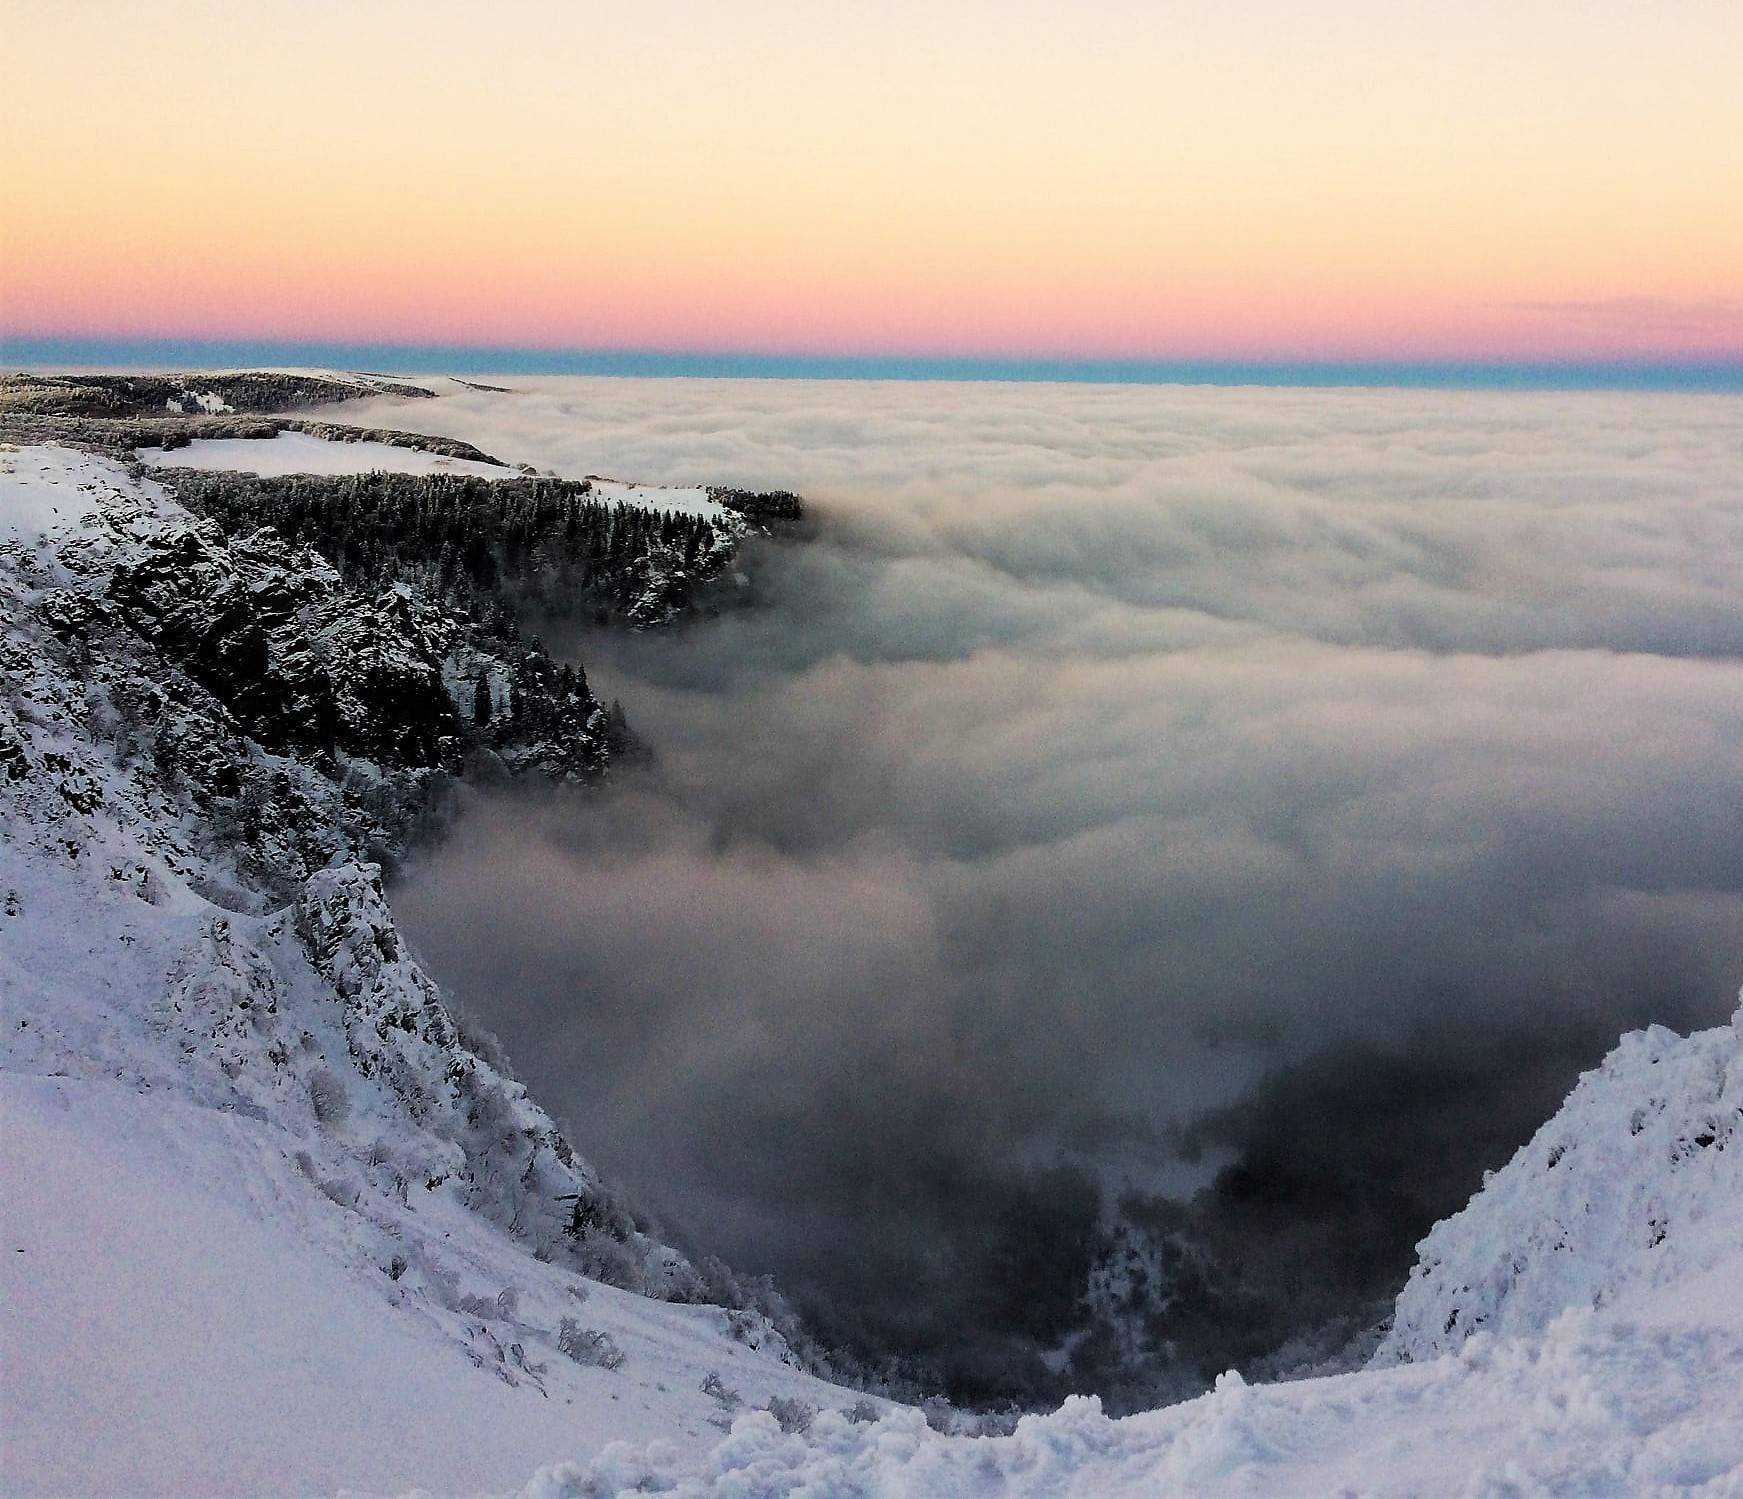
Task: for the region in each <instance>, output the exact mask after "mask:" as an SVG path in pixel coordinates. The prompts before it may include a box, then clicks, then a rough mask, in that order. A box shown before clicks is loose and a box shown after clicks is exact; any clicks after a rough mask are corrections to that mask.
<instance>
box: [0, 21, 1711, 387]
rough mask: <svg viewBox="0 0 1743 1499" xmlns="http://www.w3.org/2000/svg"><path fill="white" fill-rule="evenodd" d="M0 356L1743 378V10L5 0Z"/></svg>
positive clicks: (0, 115) (0, 118) (0, 123)
mask: <svg viewBox="0 0 1743 1499" xmlns="http://www.w3.org/2000/svg"><path fill="white" fill-rule="evenodd" d="M9 10H10V19H9V25H8V32H9V41H10V44H11V45H10V48H9V51H10V53H11V57H12V59H13V67H12V69H11V70H10V72H11V74H12V76H11V77H10V78H9V80H8V82H9V87H8V88H7V90H6V91H5V92H4V96H3V102H0V126H3V130H0V140H4V142H5V145H4V148H3V149H4V153H5V158H6V160H5V180H6V182H7V184H8V187H7V190H6V192H5V194H4V196H3V198H0V331H4V332H11V333H18V334H48V335H63V336H77V335H89V336H129V335H132V336H181V337H211V338H247V337H259V338H277V339H307V340H332V341H346V342H408V343H442V344H480V345H482V344H494V345H524V346H531V347H541V348H576V347H585V348H612V347H617V348H664V349H685V350H697V351H727V350H731V351H743V352H784V353H822V354H840V353H866V354H908V355H928V354H933V355H963V354H970V355H990V356H999V355H1010V356H1041V357H1067V358H1069V357H1091V358H1135V359H1136V358H1167V357H1235V358H1263V357H1297V358H1312V357H1328V358H1331V357H1354V358H1363V357H1385V356H1389V355H1390V356H1397V357H1437V356H1439V357H1474V358H1511V357H1518V358H1543V357H1609V356H1651V355H1660V356H1677V355H1693V356H1709V357H1725V356H1739V355H1743V90H1738V89H1737V88H1736V87H1735V76H1736V72H1737V68H1738V65H1739V64H1740V63H1743V9H1740V8H1738V7H1736V6H1734V5H1731V4H1729V3H1718V0H1689V3H1687V4H1685V5H1682V6H1679V7H1677V8H1676V9H1675V10H1674V11H1672V10H1667V9H1663V8H1658V9H1652V10H1650V11H1649V10H1647V9H1646V8H1640V7H1635V6H1633V5H1630V4H1625V3H1623V0H1597V3H1594V4H1592V5H1590V6H1587V7H1583V8H1581V12H1580V14H1579V16H1578V18H1577V21H1578V24H1577V25H1576V24H1575V20H1574V18H1572V17H1570V16H1568V15H1567V14H1566V11H1565V8H1563V7H1559V6H1557V5H1554V4H1552V3H1550V0H1519V3H1515V4H1513V5H1510V6H1501V5H1499V4H1493V5H1492V4H1487V3H1482V4H1477V5H1475V6H1473V7H1468V8H1466V9H1465V10H1464V11H1463V12H1462V13H1461V14H1460V15H1459V16H1448V15H1446V14H1445V13H1444V8H1441V7H1432V6H1429V5H1427V4H1420V3H1415V0H1411V3H1403V4H1393V5H1384V4H1381V3H1380V0H1365V3H1364V0H1358V3H1353V4H1351V5H1349V6H1345V7H1343V8H1342V9H1341V10H1339V11H1338V13H1337V14H1336V15H1334V16H1329V17H1328V16H1322V15H1321V16H1314V15H1308V14H1305V13H1303V8H1300V7H1294V6H1289V5H1286V4H1284V3H1283V0H1260V3H1255V4H1253V5H1251V6H1249V7H1246V8H1245V9H1244V10H1243V11H1242V14H1241V15H1239V16H1233V15H1224V14H1220V13H1219V14H1215V15H1211V14H1208V13H1207V14H1199V13H1196V12H1192V11H1190V10H1185V11H1182V12H1180V13H1178V14H1176V15H1175V16H1174V18H1173V19H1172V20H1171V21H1170V20H1169V19H1168V18H1167V17H1165V16H1164V15H1162V14H1161V10H1162V8H1160V7H1152V6H1147V5H1140V4H1138V3H1136V0H1133V3H1129V4H1128V3H1125V0H1102V3H1098V4H1092V5H1085V6H1078V7H1066V6H1063V5H1057V6H1054V5H1047V4H1028V5H1019V6H1016V7H995V6H993V5H991V4H986V3H982V0H968V3H964V4H962V5H960V6H958V7H956V8H954V9H953V10H952V11H951V13H950V14H949V15H948V16H943V17H941V16H939V15H938V14H937V13H936V11H935V10H934V9H933V8H929V7H918V6H915V7H912V8H909V7H905V6H901V5H897V6H894V7H892V8H889V9H887V10H885V11H880V12H879V13H878V14H877V15H875V16H873V15H869V14H863V13H861V12H857V11H846V10H842V11H831V10H828V9H827V8H816V7H805V8H801V7H798V6H788V5H786V4H783V3H776V0H759V3H755V4H748V5H744V6H740V7H736V8H730V9H728V8H711V7H704V6H702V5H700V4H699V3H670V4H658V3H655V4H651V5H649V6H647V7H644V8H643V9H642V10H641V11H639V12H638V13H637V14H636V15H634V16H626V15H621V14H618V13H617V11H616V10H613V9H607V8H604V7H600V8H594V7H591V6H570V5H561V4H557V3H554V0H552V3H544V0H526V3H522V4H509V5H505V6H501V7H496V8H493V9H491V10H490V11H489V13H488V15H486V14H485V13H483V12H480V11H475V10H473V9H472V8H469V7H465V6H462V5H458V4H446V3H443V4H426V5H417V6H413V5H410V4H408V3H402V0H383V3H379V4H375V5H371V6H368V7H345V6H339V5H337V4H332V3H327V0H319V3H313V4H310V5H307V6H305V7H302V8H299V10H298V11H297V12H296V13H295V14H294V16H282V15H277V14H276V13H273V12H268V11H267V10H265V9H264V8H262V9H259V10H250V9H246V8H244V9H242V10H241V11H240V12H238V11H237V10H236V9H234V8H232V7H227V6H220V5H218V4H216V3H214V0H173V3H166V4H163V5H159V6H152V7H147V6H142V5H135V4H131V3H126V0H108V3H93V4H91V5H88V6H80V7H68V6H61V5H51V4H45V3H40V0H13V3H12V5H11V6H10V7H9Z"/></svg>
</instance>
